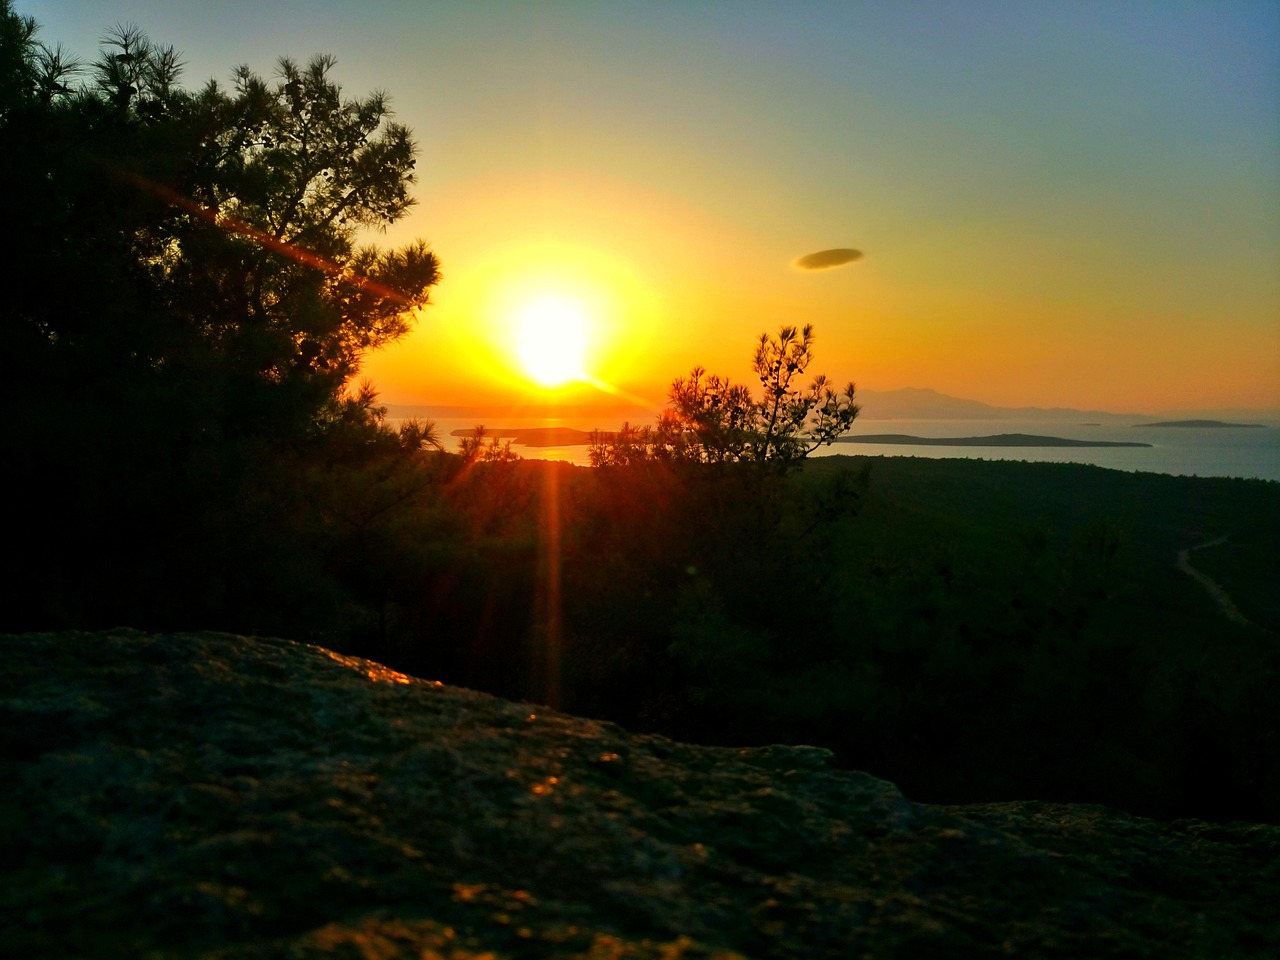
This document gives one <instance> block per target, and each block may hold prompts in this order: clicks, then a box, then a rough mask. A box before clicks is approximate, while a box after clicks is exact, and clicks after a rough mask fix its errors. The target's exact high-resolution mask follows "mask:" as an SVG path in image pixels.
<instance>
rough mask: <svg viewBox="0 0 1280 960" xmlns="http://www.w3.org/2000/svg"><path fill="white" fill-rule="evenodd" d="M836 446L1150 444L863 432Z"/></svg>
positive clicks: (1019, 435) (1000, 435)
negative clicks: (920, 435) (917, 435)
mask: <svg viewBox="0 0 1280 960" xmlns="http://www.w3.org/2000/svg"><path fill="white" fill-rule="evenodd" d="M837 442H838V443H890V444H902V445H907V446H922V447H1149V446H1151V444H1149V443H1136V442H1129V441H1121V440H1072V439H1070V438H1068V437H1041V436H1036V435H1034V434H1029V433H998V434H994V435H992V436H988V437H915V436H911V435H910V434H905V433H865V434H860V435H857V436H846V437H840V438H838V440H837Z"/></svg>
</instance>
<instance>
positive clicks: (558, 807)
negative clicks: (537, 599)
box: [0, 631, 1280, 960]
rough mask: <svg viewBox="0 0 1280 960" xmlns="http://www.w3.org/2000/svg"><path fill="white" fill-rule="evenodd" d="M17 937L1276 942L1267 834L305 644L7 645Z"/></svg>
mask: <svg viewBox="0 0 1280 960" xmlns="http://www.w3.org/2000/svg"><path fill="white" fill-rule="evenodd" d="M0 746H2V760H0V777H2V778H3V780H2V783H3V785H2V787H0V845H2V848H0V864H3V866H2V867H0V869H2V870H3V871H4V873H3V886H2V888H0V954H3V955H5V956H14V957H19V956H21V957H166V958H169V957H201V958H227V960H229V958H241V957H291V958H309V957H343V958H361V960H392V958H400V957H404V958H409V957H413V958H419V960H420V958H451V960H463V958H480V957H584V958H599V960H604V958H623V957H628V958H629V957H653V958H659V957H661V958H670V960H674V958H707V957H721V958H728V957H738V956H742V957H804V958H811V957H840V958H857V957H875V958H881V957H904V958H905V957H911V958H951V957H1009V956H1011V957H1073V958H1074V957H1091V958H1098V957H1126V958H1131V957H1160V958H1173V957H1206V958H1209V957H1212V958H1240V957H1254V956H1257V957H1274V956H1275V950H1276V945H1277V943H1280V910H1278V909H1277V904H1280V828H1278V827H1273V826H1258V825H1249V824H1238V823H1237V824H1230V825H1225V826H1224V825H1212V824H1207V823H1201V822H1197V821H1178V822H1175V823H1161V822H1156V821H1151V820H1144V819H1140V818H1138V817H1131V816H1126V815H1124V814H1120V813H1115V812H1112V811H1109V810H1106V809H1103V808H1101V807H1091V806H1063V805H1053V804H1046V803H1002V804H989V805H983V806H968V807H936V806H925V805H921V804H916V803H912V802H910V801H909V800H906V799H905V798H904V797H903V796H902V794H901V793H899V791H898V790H897V789H896V788H895V787H894V786H893V785H892V784H889V783H886V782H884V781H882V780H877V779H875V778H874V777H872V776H869V775H867V774H865V773H857V772H852V771H846V770H835V769H832V768H831V767H830V766H829V765H828V754H827V753H826V752H825V751H823V750H819V749H814V748H807V747H790V748H788V747H762V748H759V749H751V750H732V749H716V748H708V747H695V746H688V745H685V744H680V743H673V742H671V741H668V740H665V739H662V738H660V737H651V736H633V735H629V734H627V733H626V732H624V731H623V730H621V729H619V728H618V727H616V726H612V725H610V724H607V723H596V722H593V721H589V720H581V719H576V718H573V717H568V716H564V715H561V714H557V713H554V712H551V711H547V710H543V709H541V708H538V707H532V706H529V705H527V704H516V703H510V702H507V701H504V700H499V699H497V698H494V697H490V696H485V695H481V694H478V693H473V692H470V691H467V690H460V689H456V688H451V687H445V686H441V685H439V684H436V683H431V682H428V681H423V680H416V679H412V678H410V677H406V676H403V675H401V674H397V673H395V672H393V671H391V670H388V669H386V668H384V667H381V666H379V665H377V664H374V663H371V662H368V661H364V660H355V659H350V658H347V657H343V656H339V655H337V654H334V653H331V652H329V651H326V650H323V649H321V648H319V647H313V646H305V645H302V644H297V643H290V642H287V641H283V640H265V639H249V638H244V637H237V636H228V635H223V634H210V633H200V634H179V635H147V634H142V633H137V632H132V631H110V632H104V633H93V634H84V633H79V634H58V635H53V634H48V635H45V634H42V635H25V636H17V637H7V638H0Z"/></svg>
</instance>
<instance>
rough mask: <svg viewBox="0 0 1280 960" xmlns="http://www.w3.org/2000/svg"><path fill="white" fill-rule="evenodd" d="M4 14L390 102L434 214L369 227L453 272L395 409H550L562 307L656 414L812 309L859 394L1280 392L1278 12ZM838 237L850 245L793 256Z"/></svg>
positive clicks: (805, 9) (198, 67)
mask: <svg viewBox="0 0 1280 960" xmlns="http://www.w3.org/2000/svg"><path fill="white" fill-rule="evenodd" d="M17 7H18V12H20V13H23V14H31V15H33V16H35V17H36V19H37V20H39V21H40V22H41V24H42V25H43V28H42V32H41V38H42V39H43V40H45V42H46V43H52V42H55V41H60V42H62V43H63V45H64V46H66V47H67V48H69V49H70V50H72V51H74V52H76V53H78V54H80V55H81V56H83V57H92V56H93V55H94V53H95V52H96V45H97V40H98V38H99V37H100V36H101V35H102V34H103V33H104V31H105V30H106V28H108V27H111V26H112V25H114V24H116V23H129V22H132V23H136V24H137V25H138V26H140V27H142V28H143V29H145V30H146V31H147V32H148V33H149V34H150V35H151V37H152V38H153V39H154V40H156V41H159V42H161V43H172V44H173V45H174V46H176V47H177V48H178V49H179V50H180V51H182V53H183V54H184V57H185V60H186V63H187V68H186V72H185V74H184V77H185V81H186V83H187V85H188V86H193V87H194V86H199V85H201V84H202V83H203V82H204V81H205V80H207V79H208V78H210V77H216V78H217V79H219V80H220V81H223V82H225V81H226V80H227V78H228V77H229V75H230V72H231V70H232V68H233V67H234V66H235V65H236V64H239V63H247V64H248V65H249V66H250V67H252V68H254V69H255V70H257V71H259V72H261V73H264V74H270V73H271V72H272V70H273V67H274V63H275V60H276V58H277V57H279V56H280V55H288V56H292V57H294V58H296V59H299V60H304V61H305V60H306V59H307V58H308V57H309V56H310V55H311V54H313V53H332V54H334V55H335V56H336V57H337V58H338V67H337V69H336V72H335V73H334V77H335V79H337V80H338V82H340V83H341V84H342V85H343V87H344V89H345V90H346V91H347V92H348V93H349V94H351V95H352V96H360V95H364V94H366V93H368V92H370V91H372V90H374V89H382V90H386V91H388V92H389V93H390V95H391V98H392V102H393V105H394V107H395V109H396V111H397V115H398V119H400V120H401V121H402V122H404V123H406V124H408V125H409V126H410V127H411V128H412V129H413V130H414V132H415V134H416V137H417V139H418V142H419V145H420V148H421V153H420V158H419V165H418V171H419V182H418V184H417V188H416V196H417V200H418V203H417V206H416V207H415V208H414V210H413V211H412V212H411V214H410V215H409V217H407V218H406V219H405V221H403V222H402V223H400V224H398V225H396V226H395V227H394V228H393V229H392V230H391V231H389V233H388V235H387V236H386V237H385V238H380V239H379V242H389V243H395V244H399V243H405V242H408V241H409V240H411V239H414V238H419V237H420V238H422V239H425V240H427V241H428V242H429V243H430V244H431V245H432V247H433V249H434V250H435V252H436V253H437V255H438V256H439V257H440V259H441V262H442V266H443V274H444V279H443V281H442V282H441V284H440V285H439V287H438V288H437V290H436V292H435V294H434V297H433V299H434V301H435V302H434V305H433V306H431V307H429V308H428V309H427V310H426V311H425V312H424V313H423V314H422V315H421V317H420V318H419V321H418V325H417V328H416V330H415V332H414V333H413V334H412V335H411V336H410V337H408V338H406V339H405V340H404V341H402V342H401V343H399V344H397V345H396V346H394V347H392V348H389V349H387V350H385V351H383V352H382V353H380V354H378V355H376V356H374V357H372V358H370V360H369V362H368V363H367V364H366V371H365V372H366V373H367V374H368V375H369V376H370V377H371V378H372V379H373V380H374V382H375V384H376V385H377V387H378V388H379V390H380V392H381V397H382V400H383V401H384V402H389V403H421V404H478V403H487V402H501V403H506V402H512V401H515V400H518V399H520V398H526V399H527V398H528V397H531V396H540V395H542V394H540V393H539V390H538V388H537V387H536V386H535V384H534V380H533V374H534V373H535V372H536V371H537V370H538V369H539V364H544V365H545V364H548V363H550V362H551V361H550V360H549V359H548V358H546V357H543V358H541V359H539V358H538V357H537V353H538V351H537V348H536V346H535V345H531V344H530V342H529V339H530V338H529V335H528V332H527V330H526V329H524V327H527V326H530V325H531V326H532V327H533V328H535V329H536V328H537V327H538V325H539V324H542V323H547V324H551V325H559V324H562V323H563V324H567V326H568V328H569V329H568V331H567V332H565V333H564V334H563V336H565V337H566V338H570V339H572V338H574V337H577V336H579V335H580V336H582V337H585V343H584V344H582V345H581V346H580V347H579V351H580V354H581V355H580V356H578V357H574V356H573V354H574V350H572V349H566V351H563V352H562V353H567V354H568V355H569V356H570V360H571V362H569V367H570V368H571V369H568V373H574V374H576V373H579V372H581V373H583V374H585V375H586V377H587V378H588V379H589V380H590V381H593V382H594V383H595V384H596V386H592V385H586V386H581V385H580V386H576V387H564V388H560V389H559V390H558V392H557V391H553V392H552V394H551V395H553V396H556V397H559V398H560V399H564V400H598V399H602V398H604V397H607V396H608V394H606V393H602V392H601V390H602V389H604V388H610V389H613V390H616V391H618V394H617V395H619V396H621V397H623V398H624V399H626V400H628V401H632V400H643V401H646V402H650V403H653V404H655V405H656V404H660V403H661V401H662V399H663V396H664V394H665V390H666V386H667V384H668V383H669V381H670V380H671V378H672V377H674V376H676V375H679V374H683V373H686V372H687V371H688V369H689V368H690V367H691V366H692V365H693V364H695V363H700V364H702V365H704V366H706V367H708V368H710V369H712V370H713V371H717V372H722V373H726V374H729V375H731V376H733V377H734V378H736V379H745V378H746V377H747V375H748V374H749V360H750V354H751V349H752V343H753V341H754V339H755V337H756V336H757V335H758V334H759V333H760V332H761V331H764V330H770V331H776V329H777V328H778V326H779V325H780V324H783V323H792V324H804V323H812V324H814V326H815V330H816V333H817V337H818V344H817V358H818V359H817V362H816V368H818V369H820V370H822V371H824V372H826V373H828V374H830V375H831V376H832V377H833V378H834V379H836V380H837V381H839V382H841V383H843V382H845V381H847V380H856V381H857V383H858V384H859V386H861V387H868V388H873V389H876V390H890V389H894V388H897V387H906V386H917V387H932V388H934V389H936V390H940V391H943V392H945V393H950V394H954V395H957V396H963V397H969V398H973V399H977V400H982V401H986V402H988V403H992V404H999V405H1009V406H1016V405H1041V406H1072V407H1081V408H1091V409H1111V410H1116V411H1126V412H1147V413H1156V412H1162V411H1172V410H1185V411H1190V410H1206V411H1210V410H1215V409H1227V408H1268V409H1276V408H1280V5H1277V4H1276V3H1274V2H1258V3H1245V2H1233V0H1206V2H1199V3H1185V2H1176V0H1158V2H1149V3H1146V2H1111V0H1108V2H1084V0H1081V2H1069V3H1022V2H981V0H971V2H963V3H961V2H954V3H944V2H932V3H925V2H920V3H910V2H894V3H890V2H878V3H871V2H868V3H857V2H843V3H836V2H829V3H825V2H794V3H778V2H776V0H774V2H767V3H765V2H761V3H755V2H747V0H732V2H729V0H726V2H697V0H683V2H675V0H672V2H649V3H603V2H600V3H588V2H561V3H536V2H533V3H516V2H504V3H492V2H482V0H466V2H457V3H448V2H433V3H420V2H412V0H361V2H351V0H348V2H338V0H305V2H304V0H253V2H248V0H218V2H182V0H18V3H17ZM828 248H853V249H857V250H860V251H862V253H863V256H862V257H861V258H860V259H857V260H854V261H853V262H850V263H848V264H846V265H843V266H838V267H833V268H830V269H825V270H814V271H805V270H801V269H799V268H797V267H796V266H794V262H795V261H796V259H797V258H799V257H801V256H803V255H806V254H810V253H814V252H816V251H820V250H824V249H828ZM522 325H524V326H522ZM575 330H576V331H578V332H577V333H575V332H574V331H575ZM534 339H535V340H537V338H536V337H535V338H534ZM542 369H544V370H547V369H548V368H546V367H545V366H544V367H543V368H542ZM563 373H564V371H561V374H562V375H563ZM554 374H555V370H554V368H552V369H550V372H547V373H546V377H547V378H549V379H554V378H555V377H554ZM543 393H545V391H543Z"/></svg>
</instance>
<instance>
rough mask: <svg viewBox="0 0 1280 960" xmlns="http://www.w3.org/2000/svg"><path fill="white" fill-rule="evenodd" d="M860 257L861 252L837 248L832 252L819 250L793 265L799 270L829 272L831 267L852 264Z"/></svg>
mask: <svg viewBox="0 0 1280 960" xmlns="http://www.w3.org/2000/svg"><path fill="white" fill-rule="evenodd" d="M861 257H862V251H861V250H851V249H849V248H848V247H837V248H836V249H834V250H819V251H818V252H817V253H810V254H808V255H807V256H803V257H801V258H800V259H799V260H797V261H796V264H795V265H796V266H797V267H799V268H800V269H801V270H829V269H831V268H832V267H842V266H844V265H845V264H846V263H853V261H855V260H859V259H861Z"/></svg>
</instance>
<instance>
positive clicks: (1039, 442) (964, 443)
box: [450, 424, 1156, 447]
mask: <svg viewBox="0 0 1280 960" xmlns="http://www.w3.org/2000/svg"><path fill="white" fill-rule="evenodd" d="M1152 426H1156V424H1152ZM471 432H472V431H470V430H452V431H450V435H451V436H454V437H466V436H470V435H471ZM599 433H600V436H601V438H602V439H609V438H611V437H612V436H613V435H614V432H613V431H612V430H601V431H599ZM484 435H485V436H486V437H491V438H496V439H498V440H510V441H511V442H512V443H514V444H518V445H521V446H526V447H576V446H584V445H586V444H588V443H590V442H591V432H590V431H588V430H574V429H571V428H569V427H514V428H506V427H498V428H496V429H486V430H485V434H484ZM837 442H838V443H893V444H902V445H907V446H918V447H1149V446H1151V444H1149V443H1131V442H1126V441H1118V440H1072V439H1070V438H1068V437H1040V436H1036V435H1035V434H1030V433H999V434H995V435H994V436H989V437H915V436H911V435H910V434H906V433H867V434H858V435H855V436H851V437H840V438H839V439H838V440H837Z"/></svg>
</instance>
